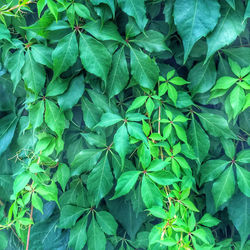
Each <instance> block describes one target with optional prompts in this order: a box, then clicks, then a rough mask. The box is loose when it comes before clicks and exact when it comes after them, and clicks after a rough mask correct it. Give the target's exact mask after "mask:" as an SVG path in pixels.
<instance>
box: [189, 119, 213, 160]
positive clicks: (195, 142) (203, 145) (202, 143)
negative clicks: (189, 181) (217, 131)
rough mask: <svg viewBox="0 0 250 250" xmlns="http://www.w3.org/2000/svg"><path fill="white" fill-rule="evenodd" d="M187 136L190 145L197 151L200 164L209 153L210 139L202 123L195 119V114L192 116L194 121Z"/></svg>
mask: <svg viewBox="0 0 250 250" xmlns="http://www.w3.org/2000/svg"><path fill="white" fill-rule="evenodd" d="M187 137H188V142H189V144H190V146H191V147H192V148H193V150H194V152H195V155H196V157H197V159H198V162H199V164H201V163H202V162H203V160H204V159H205V157H206V156H207V155H208V151H209V148H210V140H209V137H208V135H207V134H206V133H205V131H204V130H203V129H202V127H201V126H200V124H199V123H198V122H197V121H196V119H194V116H192V121H191V123H190V126H189V128H188V130H187Z"/></svg>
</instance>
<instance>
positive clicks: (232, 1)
mask: <svg viewBox="0 0 250 250" xmlns="http://www.w3.org/2000/svg"><path fill="white" fill-rule="evenodd" d="M226 1H227V3H228V4H229V5H230V6H231V7H232V8H233V9H234V10H235V0H226Z"/></svg>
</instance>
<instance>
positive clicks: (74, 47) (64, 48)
mask: <svg viewBox="0 0 250 250" xmlns="http://www.w3.org/2000/svg"><path fill="white" fill-rule="evenodd" d="M77 56H78V43H77V40H76V34H75V32H72V33H69V34H68V35H66V36H64V37H63V38H62V39H61V40H60V41H59V42H58V44H57V46H56V48H55V49H54V50H53V52H52V60H53V71H54V75H53V79H54V80H55V79H56V78H57V77H58V76H59V75H60V74H61V73H62V72H64V71H66V70H67V69H68V68H69V67H71V66H72V65H73V64H74V63H75V62H76V59H77Z"/></svg>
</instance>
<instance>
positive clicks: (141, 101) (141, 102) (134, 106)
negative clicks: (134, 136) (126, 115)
mask: <svg viewBox="0 0 250 250" xmlns="http://www.w3.org/2000/svg"><path fill="white" fill-rule="evenodd" d="M147 98H148V96H139V97H136V98H135V99H134V101H133V102H132V104H131V105H130V106H129V108H128V110H127V112H129V111H132V110H134V109H138V108H140V107H141V106H142V105H144V104H145V102H146V100H147Z"/></svg>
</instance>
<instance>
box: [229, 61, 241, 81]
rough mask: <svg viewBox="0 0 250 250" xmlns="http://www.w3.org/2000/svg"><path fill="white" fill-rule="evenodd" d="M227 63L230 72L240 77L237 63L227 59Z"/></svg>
mask: <svg viewBox="0 0 250 250" xmlns="http://www.w3.org/2000/svg"><path fill="white" fill-rule="evenodd" d="M228 62H229V65H230V67H231V70H232V72H233V73H234V74H235V75H236V76H238V77H241V67H240V65H239V64H238V63H237V62H235V61H233V60H232V59H231V58H228Z"/></svg>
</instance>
